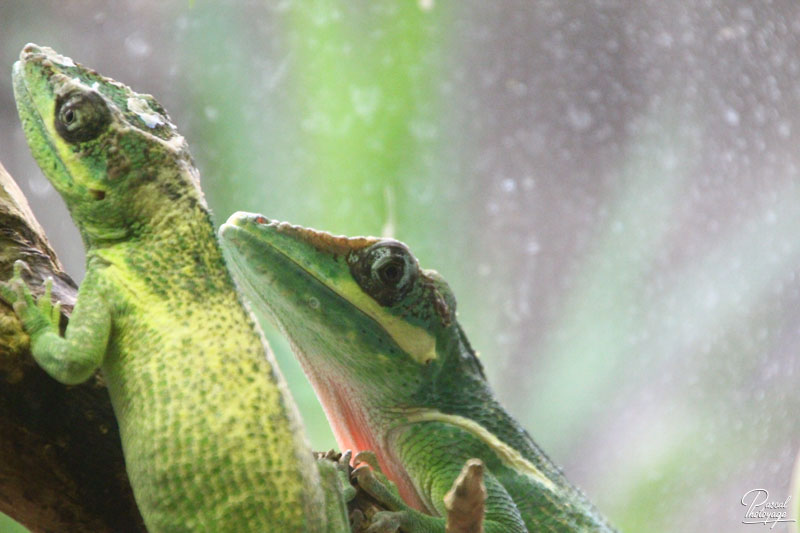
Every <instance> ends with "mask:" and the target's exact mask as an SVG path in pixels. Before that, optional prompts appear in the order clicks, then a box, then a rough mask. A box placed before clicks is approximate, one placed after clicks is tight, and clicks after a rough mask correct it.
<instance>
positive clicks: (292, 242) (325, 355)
mask: <svg viewBox="0 0 800 533" xmlns="http://www.w3.org/2000/svg"><path fill="white" fill-rule="evenodd" d="M221 236H222V245H223V249H224V250H225V253H226V256H227V257H228V259H229V265H230V267H231V270H232V272H233V274H234V277H235V278H236V279H237V280H238V281H239V282H240V284H241V286H242V288H243V290H244V291H245V294H246V296H248V297H249V298H250V299H251V301H252V303H253V305H254V306H256V307H257V308H259V309H262V310H264V311H265V312H266V313H267V314H269V315H271V317H272V318H273V319H274V320H275V321H276V322H277V324H278V325H279V326H280V327H281V328H282V330H283V331H284V333H285V334H286V335H287V337H288V338H289V339H290V341H291V343H292V345H293V348H294V350H295V354H296V355H297V356H298V357H299V359H300V361H301V363H302V364H303V367H304V369H305V371H306V372H307V374H308V376H309V378H310V380H311V382H312V384H313V385H314V387H315V389H316V391H317V394H318V396H319V397H320V399H321V401H322V403H323V406H324V408H325V410H326V413H327V415H328V418H329V421H330V422H331V424H332V426H333V427H334V432H335V434H336V437H337V440H338V443H339V445H340V446H341V447H342V448H343V449H352V450H355V451H363V450H374V452H375V455H376V458H377V463H376V464H375V465H374V466H375V467H377V468H379V471H378V472H375V473H373V471H371V470H370V469H369V468H364V467H362V468H358V469H357V470H356V472H355V474H356V477H357V478H358V480H359V484H360V485H362V487H363V488H364V489H365V490H366V491H367V492H370V493H372V495H373V496H374V497H376V498H377V499H378V500H379V501H380V502H381V503H383V504H384V505H385V506H386V507H387V508H388V509H390V510H391V511H389V512H385V513H382V514H380V516H378V517H377V519H376V521H375V526H374V527H373V529H372V530H370V531H376V532H378V531H380V532H383V531H394V530H395V529H396V528H397V527H398V526H399V527H400V528H401V529H402V530H403V531H415V532H432V533H443V532H444V531H445V519H444V518H441V517H444V516H446V510H445V507H444V503H443V497H444V495H445V493H446V492H447V491H448V490H449V489H450V487H451V485H452V484H453V480H454V479H456V477H457V476H458V474H459V471H460V470H461V467H462V465H463V464H464V463H465V461H467V460H468V459H470V458H472V457H476V458H479V459H481V460H482V461H483V462H484V463H485V465H486V474H485V483H486V488H487V492H488V498H487V501H486V516H485V524H484V528H485V531H487V533H501V532H502V533H513V532H525V531H529V532H531V533H533V532H556V531H558V532H573V531H613V529H612V528H611V526H609V525H608V523H607V522H606V520H605V519H604V518H603V517H602V516H600V514H599V513H598V512H597V511H596V509H595V508H594V507H593V506H592V505H591V503H589V502H588V501H587V499H586V498H585V497H584V495H583V494H582V493H581V492H580V491H579V490H577V489H576V488H574V487H573V486H572V485H571V484H570V483H569V482H568V481H567V480H566V479H565V478H564V476H563V475H562V474H561V473H560V471H559V470H558V468H557V467H556V466H554V465H553V463H552V462H551V461H550V460H549V459H548V458H547V457H546V456H545V455H544V453H542V451H541V450H540V449H539V448H538V447H537V446H536V444H535V443H534V442H533V440H532V439H531V438H530V436H529V435H528V433H527V432H526V431H525V430H524V429H523V428H522V427H521V426H520V425H519V424H518V423H517V422H516V421H515V420H514V419H513V418H512V417H511V416H510V415H509V414H508V413H506V411H505V410H504V409H503V408H502V407H501V406H500V405H499V404H498V403H497V401H496V400H495V398H494V396H493V394H492V391H491V390H490V388H489V385H488V384H487V382H486V378H485V376H484V373H483V369H482V367H481V364H480V363H479V361H478V359H477V358H476V356H475V354H474V352H473V350H472V348H471V347H470V345H469V342H468V341H467V338H466V336H465V335H464V332H463V331H462V329H461V327H460V326H459V325H458V322H457V321H456V316H455V306H456V302H455V298H454V296H453V294H452V292H451V291H450V288H449V287H448V285H447V283H446V282H445V281H444V280H443V279H442V278H441V277H440V276H439V275H438V274H437V273H436V272H433V271H430V270H422V269H420V268H419V266H418V263H417V260H416V258H414V256H413V255H412V254H411V253H410V252H409V251H408V248H407V247H406V246H405V245H404V244H402V243H399V242H397V241H394V240H385V239H377V238H371V237H354V238H347V237H336V236H332V235H330V234H328V233H324V232H317V231H314V230H310V229H306V228H301V227H298V226H290V225H288V224H285V223H277V222H270V221H269V220H267V219H266V218H264V217H263V216H260V215H253V214H248V213H237V214H234V215H233V216H231V218H230V219H228V222H227V223H225V224H224V225H223V226H222V229H221ZM362 457H364V456H363V454H362ZM365 459H366V462H368V463H373V462H375V461H373V460H370V459H371V456H370V455H367V456H365ZM372 459H374V458H372ZM381 471H382V472H385V473H386V477H388V478H389V480H391V481H392V482H393V484H392V483H388V482H387V481H386V479H385V478H384V477H383V474H382V472H381ZM404 502H407V504H406V503H404Z"/></svg>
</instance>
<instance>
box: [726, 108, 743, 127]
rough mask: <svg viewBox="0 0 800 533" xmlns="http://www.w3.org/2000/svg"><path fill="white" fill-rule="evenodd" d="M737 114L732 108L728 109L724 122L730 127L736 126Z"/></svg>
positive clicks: (737, 121) (737, 123)
mask: <svg viewBox="0 0 800 533" xmlns="http://www.w3.org/2000/svg"><path fill="white" fill-rule="evenodd" d="M739 120H740V118H739V112H738V111H736V110H735V109H734V108H732V107H729V108H728V109H726V110H725V122H727V123H728V124H730V125H731V126H738V125H739Z"/></svg>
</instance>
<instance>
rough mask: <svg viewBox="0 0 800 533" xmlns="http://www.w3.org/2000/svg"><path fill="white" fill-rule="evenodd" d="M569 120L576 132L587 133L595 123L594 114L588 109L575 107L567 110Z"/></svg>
mask: <svg viewBox="0 0 800 533" xmlns="http://www.w3.org/2000/svg"><path fill="white" fill-rule="evenodd" d="M567 120H568V121H569V125H570V126H572V129H574V130H575V131H586V130H588V129H589V128H591V127H592V124H593V123H594V117H592V113H591V112H590V111H589V110H588V109H586V108H583V107H575V106H573V105H571V106H569V109H567Z"/></svg>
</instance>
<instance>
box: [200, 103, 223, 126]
mask: <svg viewBox="0 0 800 533" xmlns="http://www.w3.org/2000/svg"><path fill="white" fill-rule="evenodd" d="M203 113H204V114H205V116H206V118H207V119H208V121H209V122H216V121H217V119H218V118H219V109H217V108H216V107H211V106H210V105H207V106H206V107H204V108H203Z"/></svg>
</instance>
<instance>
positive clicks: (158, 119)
mask: <svg viewBox="0 0 800 533" xmlns="http://www.w3.org/2000/svg"><path fill="white" fill-rule="evenodd" d="M127 103H128V111H131V112H133V113H136V114H137V115H139V118H140V119H142V122H144V123H145V125H146V126H147V127H148V128H155V127H156V126H162V125H164V124H166V122H165V121H164V117H162V116H161V115H160V114H159V113H156V112H155V111H153V110H152V109H150V106H149V105H147V102H146V101H145V100H144V99H143V98H139V97H138V96H132V97H130V98H128V102H127Z"/></svg>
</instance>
